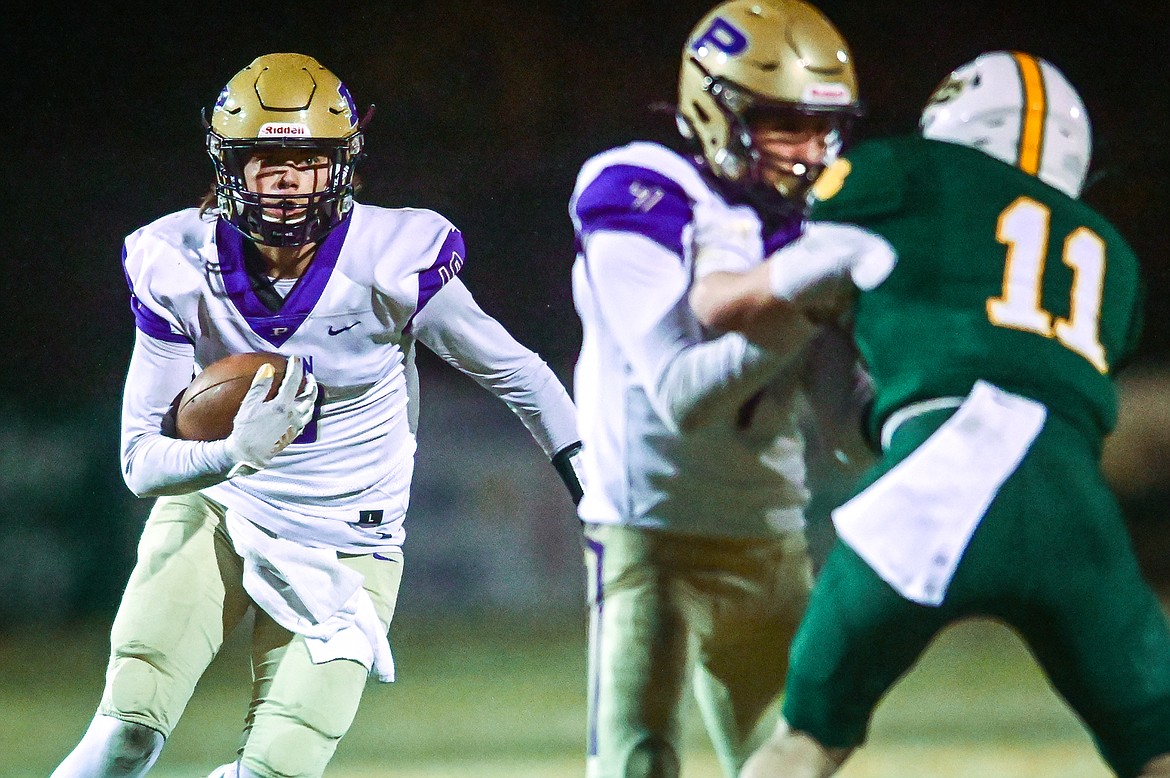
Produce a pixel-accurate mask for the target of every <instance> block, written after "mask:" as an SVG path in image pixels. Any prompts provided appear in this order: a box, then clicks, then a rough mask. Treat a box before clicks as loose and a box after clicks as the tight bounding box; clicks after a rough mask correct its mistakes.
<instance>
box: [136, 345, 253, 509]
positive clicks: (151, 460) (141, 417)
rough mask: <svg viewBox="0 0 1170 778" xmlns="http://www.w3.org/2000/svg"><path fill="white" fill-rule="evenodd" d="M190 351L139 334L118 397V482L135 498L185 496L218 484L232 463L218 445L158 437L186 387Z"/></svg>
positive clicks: (224, 447)
mask: <svg viewBox="0 0 1170 778" xmlns="http://www.w3.org/2000/svg"><path fill="white" fill-rule="evenodd" d="M193 369H194V350H193V349H192V347H191V346H190V345H189V344H186V343H170V342H167V341H162V340H158V339H156V338H152V337H151V336H149V335H147V334H145V333H143V332H141V331H139V332H137V337H136V338H135V340H134V351H133V353H132V355H131V357H130V368H129V370H128V372H127V374H126V386H125V389H124V391H123V394H122V477H123V478H124V479H125V481H126V485H127V486H128V487H129V488H130V491H132V492H134V493H135V494H137V495H139V496H158V495H163V494H183V493H185V492H191V491H195V490H196V489H201V488H203V487H205V486H210V485H212V484H216V483H219V482H220V481H223V480H224V479H225V478H227V473H228V470H230V469H231V467H232V465H233V464H235V463H234V462H233V461H232V460H231V457H230V456H229V455H228V453H227V445H226V443H225V442H224V441H222V440H215V441H208V442H202V441H191V440H176V439H174V438H168V437H166V436H164V435H163V434H162V420H163V416H165V415H166V412H167V410H168V409H169V408H170V404H171V401H172V400H173V399H174V398H175V396H176V395H178V394H179V392H181V391H183V389H184V388H185V387H186V386H187V384H188V382H190V380H191V377H192V371H193Z"/></svg>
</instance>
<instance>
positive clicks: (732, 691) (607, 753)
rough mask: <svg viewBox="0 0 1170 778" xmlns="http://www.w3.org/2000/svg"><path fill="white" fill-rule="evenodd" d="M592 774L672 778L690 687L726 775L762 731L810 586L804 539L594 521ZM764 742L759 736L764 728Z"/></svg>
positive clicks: (588, 544) (589, 537) (590, 554)
mask: <svg viewBox="0 0 1170 778" xmlns="http://www.w3.org/2000/svg"><path fill="white" fill-rule="evenodd" d="M585 532H586V536H585V557H586V567H587V570H588V574H589V600H590V602H589V605H590V629H589V632H590V639H589V731H588V768H587V775H588V777H589V778H650V777H651V776H652V777H653V778H673V777H674V776H677V775H678V774H679V771H680V747H681V746H680V731H681V723H682V722H681V717H682V711H683V702H684V699H685V695H686V692H687V690H688V688H691V689H693V691H694V695H695V698H696V701H697V702H698V707H699V710H700V712H701V714H702V716H703V719H704V721H705V723H706V726H707V731H708V733H709V734H710V736H711V740H712V743H713V745H714V747H715V751H716V754H717V755H718V757H719V761H720V764H721V765H722V766H723V770H724V772H725V773H726V774H727V775H729V776H734V775H736V774H737V773H738V770H739V767H740V766H741V765H742V764H743V762H744V760H746V758H747V756H748V755H749V753H750V751H751V749H752V747H753V745H754V743H755V738H756V737H757V736H759V735H760V733H761V731H763V730H766V729H768V728H769V727H768V724H769V723H770V722H771V720H772V719H773V715H772V714H774V713H775V711H776V706H774V705H773V703H775V702H776V700H777V697H778V695H779V693H780V691H781V688H782V685H783V681H784V675H785V671H786V669H787V666H788V662H787V657H788V644H789V642H790V641H791V639H792V636H793V634H794V633H795V631H796V627H797V624H798V622H799V621H800V618H801V615H802V614H803V613H804V608H805V605H806V603H807V597H808V591H809V587H810V583H811V572H810V564H809V559H808V551H807V545H806V542H805V538H804V535H803V533H800V532H792V533H789V534H787V535H784V536H780V537H776V538H765V539H761V538H755V539H730V538H723V539H720V538H707V537H698V536H694V535H680V534H674V533H668V532H660V531H655V530H647V529H637V528H632V527H622V526H608V525H589V526H588V527H587V528H586V531H585ZM763 734H766V732H764V733H763Z"/></svg>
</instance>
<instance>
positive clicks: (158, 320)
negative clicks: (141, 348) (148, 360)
mask: <svg viewBox="0 0 1170 778" xmlns="http://www.w3.org/2000/svg"><path fill="white" fill-rule="evenodd" d="M122 275H123V276H124V277H125V278H126V286H127V287H129V288H130V311H131V312H132V313H133V314H134V326H136V327H138V329H140V330H142V331H143V332H145V333H146V334H147V335H149V336H150V337H152V338H157V339H158V340H166V341H169V342H171V343H190V342H191V339H190V338H188V337H187V336H186V335H182V334H179V333H177V332H175V331H174V330H173V329H171V325H170V323H169V322H168V321H167V320H166V319H164V318H163V317H162V316H159V315H158V314H157V313H155V312H154V311H152V310H150V309H149V308H147V307H146V306H145V305H143V304H142V301H141V300H139V299H138V295H136V294H134V285H133V284H132V283H131V282H130V274H129V273H128V272H126V247H125V246H122Z"/></svg>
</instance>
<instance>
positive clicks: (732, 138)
mask: <svg viewBox="0 0 1170 778" xmlns="http://www.w3.org/2000/svg"><path fill="white" fill-rule="evenodd" d="M678 93H679V104H678V114H677V119H678V126H679V131H680V132H681V133H682V134H683V136H684V137H686V138H689V139H693V140H694V141H695V142H696V143H697V145H698V146H699V147H700V148H701V153H702V157H703V159H704V160H705V162H706V164H707V166H708V167H709V168H710V170H711V172H712V173H713V174H714V175H715V176H716V177H717V178H719V179H721V180H722V181H724V182H728V183H730V184H732V185H734V186H738V187H742V188H743V189H744V190H745V191H753V192H754V193H755V194H756V195H763V196H765V198H766V202H772V203H776V196H777V195H779V197H780V201H781V202H780V203H777V204H779V205H782V206H783V205H784V204H787V207H792V206H796V207H798V208H803V207H804V205H805V198H806V195H807V192H808V189H809V187H810V186H811V185H812V183H813V182H814V181H815V180H816V178H817V176H818V175H820V172H821V170H823V169H824V167H825V165H828V164H829V163H830V162H832V160H833V159H834V158H835V157H836V155H837V153H838V152H839V151H840V148H841V144H842V142H843V140H844V136H845V134H846V133H847V131H848V129H849V127H850V125H851V124H852V120H853V119H854V117H856V116H858V115H860V113H861V104H860V101H859V99H858V95H857V76H856V74H855V73H854V70H853V56H852V54H851V53H850V51H849V48H848V45H847V44H846V43H845V39H844V38H843V37H842V36H841V34H840V33H839V32H838V31H837V29H836V28H835V27H834V26H833V25H832V23H831V22H829V20H828V19H826V18H825V16H824V15H823V14H822V13H821V12H820V11H818V10H817V9H816V8H814V7H813V6H811V5H809V4H808V3H805V2H802V0H727V2H723V3H720V4H719V5H717V6H715V7H714V8H713V9H712V10H711V11H709V12H708V13H707V15H706V16H704V17H703V18H702V19H701V20H700V21H699V23H698V24H697V25H695V28H694V29H693V30H692V31H691V34H690V36H689V37H688V38H687V42H686V47H685V48H684V49H683V56H682V69H681V71H680V74H679V85H678ZM769 114H771V115H778V116H781V117H784V116H787V117H789V118H791V117H793V116H821V117H824V118H825V119H827V120H828V122H827V126H828V128H829V129H828V131H827V132H828V135H827V137H826V139H825V140H826V158H825V160H824V162H823V164H821V165H813V166H808V167H809V168H811V169H805V170H803V171H801V172H794V173H792V174H790V175H785V176H783V177H782V178H781V180H779V181H777V182H776V183H775V184H766V183H765V182H764V181H763V180H762V178H761V176H760V171H759V162H760V154H759V151H758V150H756V149H755V148H754V147H753V143H752V135H751V124H752V122H753V120H754V119H755V118H756V117H764V116H767V115H769ZM757 199H758V198H757Z"/></svg>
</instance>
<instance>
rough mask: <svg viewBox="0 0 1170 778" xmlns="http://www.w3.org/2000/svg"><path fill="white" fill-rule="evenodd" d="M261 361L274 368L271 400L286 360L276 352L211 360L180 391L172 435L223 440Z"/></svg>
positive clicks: (282, 375)
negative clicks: (181, 392) (181, 391)
mask: <svg viewBox="0 0 1170 778" xmlns="http://www.w3.org/2000/svg"><path fill="white" fill-rule="evenodd" d="M263 364H270V365H272V367H273V368H275V369H276V376H275V377H274V378H273V379H272V388H271V389H270V390H269V391H268V397H267V398H266V399H269V400H271V399H272V397H273V396H275V394H276V390H277V388H278V387H279V386H280V382H281V380H283V379H284V369H285V366H286V365H287V364H288V360H287V359H285V358H284V356H282V355H280V354H267V353H264V352H260V351H252V352H248V353H245V354H231V355H229V356H226V357H224V358H223V359H220V360H217V361H215V362H212V363H211V364H210V365H208V366H207V367H205V368H204V369H203V372H201V373H200V374H199V375H197V376H195V378H194V380H192V381H191V384H190V385H189V386H188V387H187V388H186V389H185V390H183V394H182V395H181V396H180V397H179V401H178V404H177V406H176V409H175V434H176V436H177V437H179V438H182V439H183V440H223V439H224V438H226V437H227V436H228V435H230V434H232V421H233V420H234V419H235V418H236V411H238V410H239V409H240V403H241V402H243V401H244V395H245V394H247V393H248V387H250V386H251V385H252V379H253V378H255V377H256V371H257V370H259V369H260V366H261V365H263Z"/></svg>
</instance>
